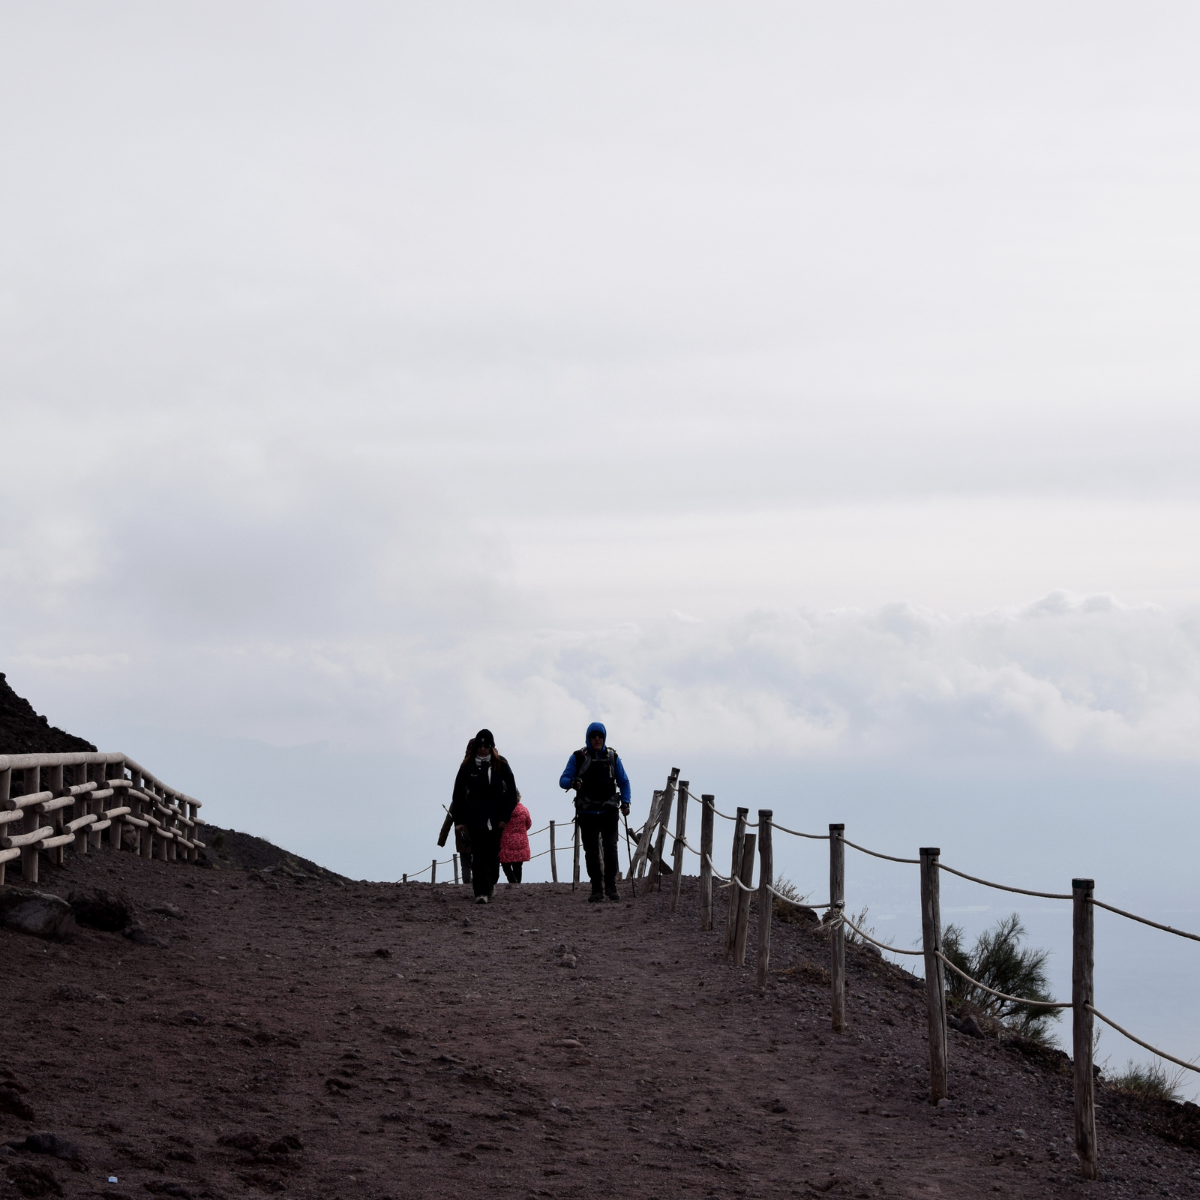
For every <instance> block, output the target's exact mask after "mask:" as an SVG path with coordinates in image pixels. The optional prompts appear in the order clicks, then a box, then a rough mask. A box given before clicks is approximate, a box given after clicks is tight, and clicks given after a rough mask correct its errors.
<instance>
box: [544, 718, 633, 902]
mask: <svg viewBox="0 0 1200 1200" xmlns="http://www.w3.org/2000/svg"><path fill="white" fill-rule="evenodd" d="M607 741H608V731H607V730H606V729H605V728H604V726H603V725H601V724H600V722H599V721H593V722H592V723H591V724H590V725H589V726H588V728H587V739H586V745H585V746H584V747H583V749H582V750H576V751H575V753H574V754H572V755H571V757H570V759H568V761H567V767H566V770H565V771H563V773H562V777H561V778H560V779H559V781H558V786H559V787H560V788H562V789H563V791H564V792H565V791H568V790H569V789H570V788H574V789H575V819H576V821H578V823H579V836H580V838H581V839H582V841H583V850H584V854H585V856H586V858H587V873H588V878H589V879H590V880H591V881H592V894H591V895H590V896H589V897H588V902H589V903H591V904H595V903H597V902H599V901H603V899H604V897H605V896H607V897H608V898H609V899H610V900H619V899H620V898H621V897H620V896H619V895H618V894H617V811H618V810H620V812H621V813H622V814H623V815H624V816H626V817H627V816H629V776H628V775H626V774H625V768H624V767H623V766H622V765H621V756H620V755H619V754H618V753H617V752H616V751H615V750H614V749H613V748H612V747H611V746H608V745H606V742H607ZM601 838H603V839H604V875H603V878H601V875H600V839H601Z"/></svg>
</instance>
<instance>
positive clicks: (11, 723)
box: [0, 672, 96, 754]
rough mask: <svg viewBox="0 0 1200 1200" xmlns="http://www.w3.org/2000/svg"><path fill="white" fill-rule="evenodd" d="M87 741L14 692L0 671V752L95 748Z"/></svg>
mask: <svg viewBox="0 0 1200 1200" xmlns="http://www.w3.org/2000/svg"><path fill="white" fill-rule="evenodd" d="M95 749H96V747H95V746H93V745H92V743H91V742H86V741H84V740H83V738H80V737H76V736H75V735H74V734H72V733H67V732H66V730H63V729H59V728H58V727H57V726H55V725H51V724H50V722H49V721H48V720H47V719H46V718H45V717H42V716H39V715H38V714H37V713H36V712H35V711H34V708H33V705H32V704H30V703H29V701H28V700H26V699H24V698H23V697H21V696H18V695H17V693H16V692H14V691H13V690H12V688H11V687H10V686H9V684H8V680H7V679H5V677H4V673H3V672H0V754H55V753H59V752H63V751H70V750H95Z"/></svg>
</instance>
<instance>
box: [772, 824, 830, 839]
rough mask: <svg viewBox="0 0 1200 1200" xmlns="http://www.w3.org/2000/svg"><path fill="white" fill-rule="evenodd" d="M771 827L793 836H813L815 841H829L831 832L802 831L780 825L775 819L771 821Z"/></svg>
mask: <svg viewBox="0 0 1200 1200" xmlns="http://www.w3.org/2000/svg"><path fill="white" fill-rule="evenodd" d="M771 828H772V829H778V830H779V832H780V833H790V834H791V835H792V837H802V838H812V840H813V841H814V842H827V841H829V834H827V833H801V832H799V830H796V829H788V827H787V826H786V825H779V824H777V823H776V822H775V821H772V822H771Z"/></svg>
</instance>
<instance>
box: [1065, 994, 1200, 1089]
mask: <svg viewBox="0 0 1200 1200" xmlns="http://www.w3.org/2000/svg"><path fill="white" fill-rule="evenodd" d="M1083 1007H1084V1008H1086V1009H1087V1010H1088V1012H1090V1013H1091V1014H1092V1016H1093V1017H1099V1018H1100V1020H1102V1021H1103V1022H1104V1023H1105V1025H1111V1026H1112V1027H1113V1028H1114V1029H1115V1030H1116V1031H1117V1032H1118V1033H1123V1034H1124V1035H1125V1036H1126V1037H1127V1038H1128V1039H1129V1040H1130V1041H1131V1042H1137V1044H1138V1045H1139V1046H1141V1047H1142V1049H1143V1050H1149V1051H1150V1053H1151V1054H1157V1055H1158V1057H1159V1058H1165V1059H1166V1060H1167V1062H1173V1063H1174V1064H1175V1065H1176V1066H1177V1067H1186V1068H1187V1069H1188V1070H1189V1071H1198V1072H1200V1067H1198V1066H1196V1064H1195V1063H1190V1062H1184V1061H1183V1059H1182V1058H1176V1057H1175V1056H1174V1055H1173V1054H1166V1053H1164V1052H1163V1051H1162V1050H1160V1049H1158V1047H1157V1046H1152V1045H1150V1043H1149V1042H1143V1041H1142V1039H1141V1038H1139V1037H1134V1036H1133V1034H1132V1033H1130V1032H1129V1030H1128V1029H1122V1028H1121V1026H1120V1025H1118V1024H1117V1023H1116V1021H1114V1020H1113V1019H1112V1018H1111V1017H1106V1016H1105V1015H1104V1014H1103V1013H1102V1012H1101V1011H1100V1010H1099V1009H1098V1008H1093V1007H1092V1006H1091V1005H1090V1004H1085V1005H1084V1006H1083Z"/></svg>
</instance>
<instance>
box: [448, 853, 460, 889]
mask: <svg viewBox="0 0 1200 1200" xmlns="http://www.w3.org/2000/svg"><path fill="white" fill-rule="evenodd" d="M450 860H451V861H452V862H453V863H454V885H455V887H457V886H458V855H457V854H452V855H450Z"/></svg>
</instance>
